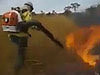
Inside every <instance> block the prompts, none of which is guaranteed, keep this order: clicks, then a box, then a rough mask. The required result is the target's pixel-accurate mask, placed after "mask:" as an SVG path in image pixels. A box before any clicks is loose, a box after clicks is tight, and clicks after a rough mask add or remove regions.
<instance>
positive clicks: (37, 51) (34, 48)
mask: <svg viewBox="0 0 100 75" xmlns="http://www.w3.org/2000/svg"><path fill="white" fill-rule="evenodd" d="M33 18H34V19H37V20H39V21H40V22H41V23H42V24H43V26H44V27H45V28H47V29H48V30H49V31H50V32H51V33H52V34H53V35H54V37H55V38H56V39H58V40H59V41H61V43H62V44H63V45H64V49H62V48H60V47H59V46H57V45H56V44H55V43H53V42H52V41H51V40H50V39H49V38H48V37H47V36H46V35H45V34H43V33H42V32H40V31H36V30H32V29H30V30H29V32H30V33H31V34H32V37H31V38H29V42H28V45H29V46H28V48H27V51H26V59H25V66H24V67H23V68H22V70H21V72H20V75H94V74H93V70H92V68H91V67H90V66H89V65H88V64H85V63H84V62H83V61H82V59H81V58H80V57H79V56H77V55H76V54H75V53H72V52H68V51H67V49H66V47H65V37H66V35H68V34H69V33H70V32H72V31H75V30H77V29H78V27H77V25H76V24H75V23H74V21H72V19H70V18H67V17H65V16H58V15H57V16H33ZM16 57H17V47H16V45H15V44H13V43H12V42H11V41H10V40H9V38H8V36H7V33H6V32H3V31H2V29H1V28H0V75H7V74H8V75H14V74H13V66H14V64H15V62H16ZM35 60H39V63H35Z"/></svg>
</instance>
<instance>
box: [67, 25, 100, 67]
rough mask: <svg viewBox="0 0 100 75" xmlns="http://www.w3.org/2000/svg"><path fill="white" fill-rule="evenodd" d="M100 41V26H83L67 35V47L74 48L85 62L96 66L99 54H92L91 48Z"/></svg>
mask: <svg viewBox="0 0 100 75" xmlns="http://www.w3.org/2000/svg"><path fill="white" fill-rule="evenodd" d="M98 42H100V26H91V27H89V28H88V27H87V28H81V29H79V30H78V31H76V32H73V33H71V34H69V35H68V36H67V37H66V47H67V49H68V50H70V49H73V50H74V51H75V52H76V53H77V54H78V55H79V56H80V57H81V58H82V59H83V61H84V62H85V63H89V65H91V66H95V64H96V60H98V59H99V56H98V55H92V54H91V50H92V49H93V48H94V47H95V45H96V44H97V43H98Z"/></svg>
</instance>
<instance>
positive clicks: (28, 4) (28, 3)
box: [24, 2, 33, 10]
mask: <svg viewBox="0 0 100 75" xmlns="http://www.w3.org/2000/svg"><path fill="white" fill-rule="evenodd" d="M24 5H27V6H30V8H31V10H33V3H31V2H27V3H25V4H24Z"/></svg>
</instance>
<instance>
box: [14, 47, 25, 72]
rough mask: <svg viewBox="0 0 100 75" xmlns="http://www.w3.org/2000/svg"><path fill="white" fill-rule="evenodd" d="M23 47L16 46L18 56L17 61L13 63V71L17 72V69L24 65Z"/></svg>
mask: <svg viewBox="0 0 100 75" xmlns="http://www.w3.org/2000/svg"><path fill="white" fill-rule="evenodd" d="M25 51H26V48H25V47H19V48H18V56H17V61H16V65H15V73H16V74H18V73H19V71H20V70H21V69H22V67H23V66H24V60H25Z"/></svg>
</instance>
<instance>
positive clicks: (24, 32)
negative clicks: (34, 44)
mask: <svg viewBox="0 0 100 75" xmlns="http://www.w3.org/2000/svg"><path fill="white" fill-rule="evenodd" d="M19 9H20V11H19ZM13 10H16V11H17V12H19V13H20V15H21V18H22V21H20V22H19V23H18V24H17V25H16V29H17V30H18V31H19V32H16V33H15V32H14V33H12V32H10V33H9V38H10V40H11V41H12V42H13V43H15V44H16V45H17V46H18V56H17V57H18V58H17V63H16V66H15V73H16V74H18V73H19V71H20V69H21V68H22V67H23V66H24V60H25V51H26V47H27V46H28V44H27V43H28V38H29V37H31V34H29V33H28V29H29V28H30V27H32V26H33V28H36V26H34V25H41V23H40V22H38V21H32V14H31V12H32V10H33V4H32V3H31V2H27V3H25V4H24V6H23V7H22V8H19V7H17V8H15V9H13Z"/></svg>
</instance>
